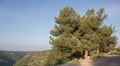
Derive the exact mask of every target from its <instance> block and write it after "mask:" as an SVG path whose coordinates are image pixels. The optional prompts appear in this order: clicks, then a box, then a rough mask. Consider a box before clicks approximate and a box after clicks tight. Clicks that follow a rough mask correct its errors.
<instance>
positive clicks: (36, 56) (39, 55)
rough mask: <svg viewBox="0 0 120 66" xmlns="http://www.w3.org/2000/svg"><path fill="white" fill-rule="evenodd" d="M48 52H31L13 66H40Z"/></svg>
mask: <svg viewBox="0 0 120 66" xmlns="http://www.w3.org/2000/svg"><path fill="white" fill-rule="evenodd" d="M47 53H48V51H39V52H32V53H29V54H27V55H26V56H25V57H23V58H22V59H21V60H18V61H17V62H16V63H15V64H14V66H41V63H42V62H43V59H44V58H45V57H46V54H47Z"/></svg>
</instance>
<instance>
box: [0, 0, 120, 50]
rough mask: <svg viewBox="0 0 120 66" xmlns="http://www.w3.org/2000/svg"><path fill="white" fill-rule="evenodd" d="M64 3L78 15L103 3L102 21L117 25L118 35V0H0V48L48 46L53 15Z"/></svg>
mask: <svg viewBox="0 0 120 66" xmlns="http://www.w3.org/2000/svg"><path fill="white" fill-rule="evenodd" d="M66 6H68V7H73V8H74V9H75V10H76V12H78V13H79V14H80V15H83V14H84V13H85V12H86V10H87V9H89V8H94V9H95V10H98V9H100V8H101V7H104V8H105V12H106V14H108V19H107V20H105V24H107V25H110V24H112V25H113V26H116V31H117V32H116V33H115V34H116V35H117V36H118V37H120V34H119V33H120V0H0V50H19V51H36V50H46V49H50V44H49V36H50V34H49V31H50V30H51V29H52V28H53V27H54V17H56V16H58V15H59V11H60V9H62V8H64V7H66ZM118 42H120V39H119V40H118Z"/></svg>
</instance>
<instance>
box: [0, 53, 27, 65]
mask: <svg viewBox="0 0 120 66" xmlns="http://www.w3.org/2000/svg"><path fill="white" fill-rule="evenodd" d="M27 53H28V52H17V51H16V52H15V51H0V66H13V64H14V63H15V62H16V61H17V60H19V59H20V58H22V57H23V56H25V55H26V54H27Z"/></svg>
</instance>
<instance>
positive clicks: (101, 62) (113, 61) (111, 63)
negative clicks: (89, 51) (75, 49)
mask: <svg viewBox="0 0 120 66" xmlns="http://www.w3.org/2000/svg"><path fill="white" fill-rule="evenodd" d="M60 66H120V56H109V57H102V58H98V59H96V60H90V59H85V60H82V61H80V63H68V64H62V65H60Z"/></svg>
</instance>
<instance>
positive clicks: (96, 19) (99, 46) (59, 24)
mask: <svg viewBox="0 0 120 66" xmlns="http://www.w3.org/2000/svg"><path fill="white" fill-rule="evenodd" d="M106 18H107V15H106V14H105V12H104V8H101V9H99V10H98V11H97V12H95V10H94V9H89V10H88V11H87V12H86V14H85V15H83V16H80V15H79V14H78V13H76V12H75V10H73V8H70V7H65V8H64V9H62V10H61V11H60V15H59V16H58V17H56V18H55V27H54V29H53V30H51V31H50V34H51V35H52V36H51V37H50V43H51V45H52V51H51V52H50V53H49V54H48V55H47V57H46V60H45V61H47V62H46V63H45V65H44V66H56V65H58V64H61V63H66V62H68V61H70V60H73V59H74V58H77V59H80V58H83V57H84V58H87V57H88V55H89V56H92V55H93V54H97V55H99V54H100V53H107V52H109V51H111V50H112V49H113V48H114V47H115V45H116V40H117V38H116V36H114V35H113V33H114V32H115V31H114V28H113V27H112V26H106V25H104V24H103V22H104V20H105V19H106Z"/></svg>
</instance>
